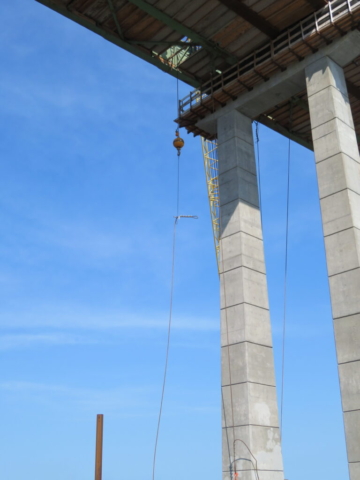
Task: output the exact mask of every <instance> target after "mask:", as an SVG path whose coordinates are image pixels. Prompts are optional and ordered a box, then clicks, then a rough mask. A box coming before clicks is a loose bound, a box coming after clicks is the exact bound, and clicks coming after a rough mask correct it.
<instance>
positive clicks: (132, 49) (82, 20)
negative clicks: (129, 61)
mask: <svg viewBox="0 0 360 480" xmlns="http://www.w3.org/2000/svg"><path fill="white" fill-rule="evenodd" d="M36 1H37V2H38V3H41V4H42V5H45V6H46V7H48V8H50V9H51V10H54V11H55V12H57V13H60V14H61V15H63V16H64V17H66V18H69V19H70V20H73V21H74V22H76V23H78V24H79V25H82V26H83V27H85V28H87V29H88V30H91V31H92V32H94V33H96V34H97V35H100V36H101V37H103V38H104V39H105V40H108V41H109V42H111V43H113V44H114V45H117V46H118V47H121V48H123V49H124V50H127V51H128V52H129V53H132V54H133V55H136V56H137V57H139V58H141V59H142V60H145V61H146V62H148V63H151V65H154V66H155V67H157V68H159V69H160V70H162V71H164V72H166V73H168V74H169V75H172V76H173V77H175V78H179V80H182V81H183V82H185V83H187V84H188V85H191V86H192V87H194V88H198V87H199V86H200V82H199V81H198V80H197V79H196V78H193V77H191V76H189V75H186V74H185V73H183V72H181V71H180V70H175V69H174V68H172V67H171V66H170V65H168V64H166V63H164V62H162V61H161V60H159V58H158V57H157V56H151V54H150V53H149V54H148V53H146V52H144V51H143V50H141V49H139V48H137V47H136V46H134V45H133V43H130V42H127V41H126V40H122V39H121V38H120V36H119V35H116V34H115V33H113V32H111V31H109V30H106V29H105V28H103V27H101V26H99V25H97V24H96V22H95V21H94V20H92V19H90V18H89V19H87V18H86V17H84V16H83V15H81V16H80V15H78V14H76V13H74V12H72V11H70V10H68V9H67V8H66V7H62V6H61V5H59V4H58V3H55V2H53V1H51V0H36ZM137 43H143V42H137ZM144 43H145V42H144ZM177 43H178V42H174V44H177ZM157 44H161V42H157Z"/></svg>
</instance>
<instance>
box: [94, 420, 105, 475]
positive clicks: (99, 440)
mask: <svg viewBox="0 0 360 480" xmlns="http://www.w3.org/2000/svg"><path fill="white" fill-rule="evenodd" d="M103 428H104V415H102V414H99V415H97V416H96V451H95V480H101V479H102V450H103Z"/></svg>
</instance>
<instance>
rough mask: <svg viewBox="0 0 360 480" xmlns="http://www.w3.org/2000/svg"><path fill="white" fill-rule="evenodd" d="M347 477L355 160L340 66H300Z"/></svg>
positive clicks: (359, 193)
mask: <svg viewBox="0 0 360 480" xmlns="http://www.w3.org/2000/svg"><path fill="white" fill-rule="evenodd" d="M306 81H307V90H308V96H309V107H310V117H311V127H312V136H313V141H314V150H315V160H316V169H317V176H318V184H319V194H320V204H321V214H322V221H323V229H324V237H325V249H326V258H327V267H328V276H329V283H330V294H331V303H332V312H333V318H334V328H335V338H336V350H337V358H338V365H339V375H340V386H341V396H342V406H343V412H344V423H345V434H346V444H347V454H348V461H349V469H350V478H351V480H360V158H359V150H358V145H357V139H356V133H355V130H354V123H353V118H352V114H351V109H350V104H349V97H348V92H347V88H346V81H345V77H344V73H343V70H342V68H341V67H339V66H338V65H337V64H336V63H335V62H333V61H332V60H331V59H330V58H328V57H323V58H322V59H320V60H318V61H317V62H315V63H313V64H312V65H310V66H309V67H308V68H307V69H306Z"/></svg>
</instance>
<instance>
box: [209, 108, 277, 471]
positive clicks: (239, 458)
mask: <svg viewBox="0 0 360 480" xmlns="http://www.w3.org/2000/svg"><path fill="white" fill-rule="evenodd" d="M217 130H218V155H219V184H220V229H221V241H220V248H221V260H220V284H221V338H222V355H221V358H222V398H223V425H222V426H223V440H222V442H223V443H222V444H223V462H222V463H223V480H234V479H238V480H258V478H260V480H284V474H283V464H282V454H281V446H280V435H279V424H278V410H277V401H276V388H275V375H274V361H273V349H272V338H271V328H270V317H269V305H268V295H267V284H266V272H265V263H264V251H263V239H262V228H261V220H260V212H259V199H258V189H257V180H256V164H255V155H254V144H253V134H252V126H251V120H250V119H249V118H247V117H245V116H244V115H242V114H241V113H239V112H237V111H235V110H234V111H232V112H230V113H228V114H226V115H224V116H222V117H220V118H219V120H218V124H217ZM256 468H257V469H258V476H257V475H256V473H255V470H256Z"/></svg>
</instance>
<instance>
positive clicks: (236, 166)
mask: <svg viewBox="0 0 360 480" xmlns="http://www.w3.org/2000/svg"><path fill="white" fill-rule="evenodd" d="M320 138H321V137H320ZM235 169H236V170H237V169H240V170H243V171H244V172H246V173H250V174H251V175H253V176H254V177H255V178H256V174H255V173H254V172H250V170H247V169H246V168H244V167H239V166H238V165H235V167H231V168H229V169H228V170H224V171H223V172H221V173H219V177H221V175H225V173H228V172H231V170H235Z"/></svg>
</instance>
